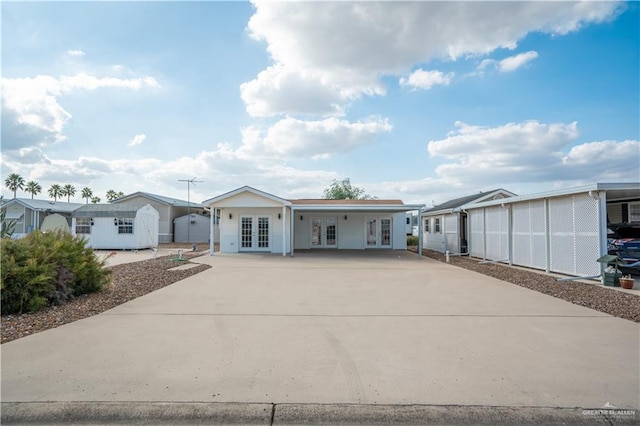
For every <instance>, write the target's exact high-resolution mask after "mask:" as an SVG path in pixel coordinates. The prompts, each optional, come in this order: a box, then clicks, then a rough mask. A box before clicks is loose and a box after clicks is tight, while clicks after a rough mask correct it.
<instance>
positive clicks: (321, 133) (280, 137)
mask: <svg viewBox="0 0 640 426" xmlns="http://www.w3.org/2000/svg"><path fill="white" fill-rule="evenodd" d="M391 129H392V126H391V124H389V122H388V121H387V120H385V119H380V118H371V119H368V120H365V121H357V122H349V121H346V120H339V119H337V118H333V117H331V118H327V119H324V120H319V121H304V120H298V119H295V118H292V117H286V118H284V119H282V120H279V121H278V122H277V123H275V124H274V125H273V126H271V127H270V128H268V129H267V130H266V131H262V130H261V129H259V128H256V127H248V128H246V129H244V130H243V141H244V146H243V148H242V151H243V152H246V153H256V152H259V153H262V154H264V155H270V156H276V157H279V158H286V157H291V158H309V157H310V158H314V159H321V158H328V157H330V156H331V155H335V154H342V153H346V152H350V151H353V150H354V149H356V148H358V147H360V146H363V145H366V144H369V143H372V142H373V141H374V140H375V137H376V136H377V135H378V134H379V133H382V132H389V131H391Z"/></svg>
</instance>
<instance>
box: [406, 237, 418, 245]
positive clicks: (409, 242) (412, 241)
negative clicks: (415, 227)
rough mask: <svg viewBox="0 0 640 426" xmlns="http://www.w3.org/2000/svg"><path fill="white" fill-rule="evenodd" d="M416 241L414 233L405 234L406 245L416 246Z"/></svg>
mask: <svg viewBox="0 0 640 426" xmlns="http://www.w3.org/2000/svg"><path fill="white" fill-rule="evenodd" d="M418 242H419V240H418V237H416V236H415V235H409V236H407V246H417V245H418Z"/></svg>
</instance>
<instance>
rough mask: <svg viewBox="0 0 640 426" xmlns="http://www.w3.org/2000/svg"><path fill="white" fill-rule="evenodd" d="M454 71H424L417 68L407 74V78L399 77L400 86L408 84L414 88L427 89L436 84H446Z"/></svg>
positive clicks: (449, 81)
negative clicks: (446, 72)
mask: <svg viewBox="0 0 640 426" xmlns="http://www.w3.org/2000/svg"><path fill="white" fill-rule="evenodd" d="M453 76H454V73H452V72H451V73H448V74H445V73H443V72H442V71H425V70H422V69H417V70H415V71H414V72H412V73H411V74H410V75H409V78H405V77H402V78H401V79H400V85H401V86H409V87H412V88H414V89H424V90H429V89H431V88H432V87H433V86H435V85H437V84H441V85H444V86H448V85H449V83H451V80H452V79H453Z"/></svg>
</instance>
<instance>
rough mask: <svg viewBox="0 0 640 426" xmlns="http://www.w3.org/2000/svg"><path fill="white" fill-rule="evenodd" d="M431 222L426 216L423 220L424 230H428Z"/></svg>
mask: <svg viewBox="0 0 640 426" xmlns="http://www.w3.org/2000/svg"><path fill="white" fill-rule="evenodd" d="M430 223H431V219H429V218H427V219H425V220H424V232H430V230H429V224H430Z"/></svg>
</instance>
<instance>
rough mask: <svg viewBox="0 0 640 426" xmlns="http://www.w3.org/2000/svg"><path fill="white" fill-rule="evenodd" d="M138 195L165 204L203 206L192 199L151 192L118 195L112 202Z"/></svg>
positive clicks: (117, 202)
mask: <svg viewBox="0 0 640 426" xmlns="http://www.w3.org/2000/svg"><path fill="white" fill-rule="evenodd" d="M138 196H140V197H145V198H149V199H151V200H155V201H158V202H160V203H163V204H166V205H168V206H176V207H189V205H190V206H191V207H200V208H203V207H204V204H201V203H196V202H193V201H191V203H189V202H188V201H185V200H179V199H177V198H171V197H165V196H164V195H157V194H152V193H150V192H134V193H133V194H127V195H125V196H124V197H120V198H118V199H117V200H115V201H113V203H114V204H119V203H123V202H126V201H127V199H130V198H133V197H138Z"/></svg>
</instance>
